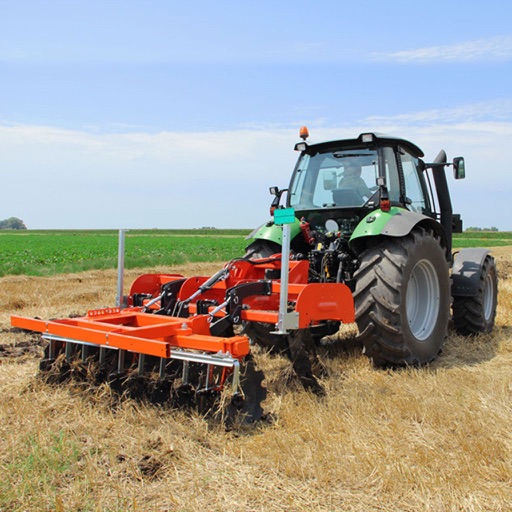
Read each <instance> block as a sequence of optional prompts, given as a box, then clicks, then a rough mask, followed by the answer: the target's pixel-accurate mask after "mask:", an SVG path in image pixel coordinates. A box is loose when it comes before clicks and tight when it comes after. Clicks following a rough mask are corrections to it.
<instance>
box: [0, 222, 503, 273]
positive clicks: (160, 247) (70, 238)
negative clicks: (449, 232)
mask: <svg viewBox="0 0 512 512" xmlns="http://www.w3.org/2000/svg"><path fill="white" fill-rule="evenodd" d="M249 232H250V230H248V229H247V230H243V229H242V230H234V229H233V230H230V229H226V230H221V229H190V230H184V229H182V230H132V231H128V232H127V233H126V251H125V254H126V255H125V266H126V268H139V267H157V266H161V265H164V266H168V265H176V264H179V263H185V262H205V261H229V260H230V259H232V258H235V257H238V256H241V255H243V254H244V248H245V246H246V244H247V242H246V240H245V237H246V236H247V234H248V233H249ZM503 245H512V233H510V232H506V233H505V232H486V231H475V232H465V233H461V234H456V235H455V236H454V248H461V247H493V246H503ZM117 247H118V232H117V231H114V230H103V231H102V230H80V231H31V230H29V231H0V276H5V275H20V274H26V275H41V276H45V275H46V276H48V275H54V274H61V273H68V272H80V271H82V270H91V269H107V268H115V267H116V265H117Z"/></svg>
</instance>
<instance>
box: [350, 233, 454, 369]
mask: <svg viewBox="0 0 512 512" xmlns="http://www.w3.org/2000/svg"><path fill="white" fill-rule="evenodd" d="M355 279H356V288H355V292H354V301H355V307H356V322H357V325H358V328H359V332H360V334H359V336H360V340H361V342H362V343H363V347H364V351H365V353H366V355H367V356H368V357H370V358H371V359H372V360H373V362H374V364H375V365H377V366H386V365H393V366H394V365H398V366H403V365H423V364H426V363H428V362H430V361H432V360H433V359H435V358H436V356H437V355H438V353H439V352H440V351H441V348H442V345H443V342H444V339H445V337H446V333H447V328H448V321H449V316H450V278H449V268H448V263H447V261H446V258H445V249H444V248H443V247H442V245H441V243H440V240H439V238H438V237H436V236H435V235H434V233H432V232H429V231H425V230H424V229H423V228H420V227H417V228H415V229H414V230H413V231H412V232H411V233H410V234H409V235H408V236H406V237H404V238H383V239H381V240H380V241H379V242H378V243H377V244H375V245H374V246H373V247H370V248H368V249H366V250H365V251H364V252H362V253H361V255H360V267H359V269H358V271H357V272H356V274H355Z"/></svg>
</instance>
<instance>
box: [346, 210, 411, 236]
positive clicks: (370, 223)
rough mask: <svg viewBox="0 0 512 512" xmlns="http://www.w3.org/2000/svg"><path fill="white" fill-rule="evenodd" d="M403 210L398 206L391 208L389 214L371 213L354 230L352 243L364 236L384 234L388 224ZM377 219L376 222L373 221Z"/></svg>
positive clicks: (380, 211)
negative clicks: (383, 231)
mask: <svg viewBox="0 0 512 512" xmlns="http://www.w3.org/2000/svg"><path fill="white" fill-rule="evenodd" d="M401 210H402V208H397V207H396V206H393V207H391V209H390V210H389V212H383V211H382V210H375V211H373V212H371V213H369V214H368V215H367V216H366V217H365V218H364V219H363V220H362V221H361V222H360V223H359V224H358V225H357V227H356V229H354V232H353V233H352V236H351V237H350V241H352V240H355V239H356V238H361V237H363V236H376V235H380V234H381V233H382V230H383V229H384V227H385V226H386V224H387V223H388V222H389V221H390V220H391V219H392V218H393V217H394V216H395V215H396V214H397V213H399V212H400V211H401ZM372 219H375V220H372Z"/></svg>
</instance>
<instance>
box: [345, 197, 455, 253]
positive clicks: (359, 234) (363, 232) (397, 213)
mask: <svg viewBox="0 0 512 512" xmlns="http://www.w3.org/2000/svg"><path fill="white" fill-rule="evenodd" d="M420 224H421V225H422V226H424V227H426V228H431V229H433V230H434V232H435V233H436V234H437V235H439V236H440V237H441V243H442V244H443V246H444V247H446V234H445V232H444V230H443V228H442V226H441V225H440V224H439V223H438V222H436V221H435V220H433V219H431V218H430V217H427V216H426V215H422V214H421V213H417V212H411V211H409V210H406V209H405V208H398V207H396V206H393V207H392V208H391V209H390V210H389V211H388V212H385V211H382V210H380V209H379V210H375V211H373V212H371V213H369V214H368V215H367V216H366V217H365V218H364V219H363V220H361V222H360V223H359V224H358V225H357V227H356V229H355V230H354V232H353V233H352V236H351V237H350V241H349V244H350V247H351V249H353V250H356V251H357V252H359V251H358V249H359V250H360V249H361V246H362V245H364V242H365V241H367V240H368V239H369V238H370V237H375V236H390V237H394V238H401V237H404V236H407V235H408V234H409V233H410V232H411V231H412V230H413V229H414V228H415V227H416V226H418V225H420Z"/></svg>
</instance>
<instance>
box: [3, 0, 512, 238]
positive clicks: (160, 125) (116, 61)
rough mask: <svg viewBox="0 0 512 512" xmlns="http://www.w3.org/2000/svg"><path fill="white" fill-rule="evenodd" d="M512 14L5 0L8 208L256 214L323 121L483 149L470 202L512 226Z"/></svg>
mask: <svg viewBox="0 0 512 512" xmlns="http://www.w3.org/2000/svg"><path fill="white" fill-rule="evenodd" d="M510 19H512V4H511V3H510V2H507V1H505V0H503V1H497V0H490V1H487V2H485V3H484V2H481V1H474V0H466V1H458V0H455V1H446V0H445V1H444V2H441V1H437V0H435V1H428V0H426V1H423V2H411V1H407V2H406V1H401V0H400V1H399V0H390V1H388V2H382V1H376V0H367V1H365V2H359V3H356V2H345V1H327V0H318V1H317V2H311V1H308V2H305V1H293V2H291V1H281V2H279V1H273V2H271V1H266V0H262V1H260V2H244V1H241V0H239V1H217V2H215V3H213V2H206V1H192V0H191V1H189V2H187V3H183V2H175V1H171V0H168V1H164V0H146V1H142V0H140V1H130V0H125V1H112V0H103V1H96V0H89V1H87V2H86V1H81V0H75V1H69V0H68V1H45V0H39V1H35V0H33V1H28V0H18V1H16V2H15V1H12V0H10V1H6V0H0V96H1V97H2V99H3V101H2V102H1V103H0V173H1V175H2V184H3V186H2V188H1V189H0V219H1V218H6V217H10V216H16V217H20V218H22V219H23V220H24V221H25V223H26V224H27V225H28V227H29V228H33V229H36V228H41V229H44V228H120V227H123V228H151V227H159V228H176V227H201V226H216V227H244V228H251V227H255V226H257V225H259V224H261V223H262V222H264V221H265V220H266V219H267V216H268V205H269V202H270V196H269V195H268V187H269V186H270V185H279V186H282V187H284V186H286V185H287V184H288V180H289V176H290V173H291V170H292V167H293V164H294V161H295V159H296V156H297V155H296V154H295V153H294V152H293V144H294V143H295V142H296V141H297V140H298V136H297V134H298V128H299V126H300V125H302V124H306V125H308V126H309V127H310V131H311V141H314V142H317V141H321V140H325V139H335V138H343V137H352V136H356V135H358V134H359V133H361V132H363V131H370V130H371V131H383V132H386V133H391V134H393V135H397V136H401V137H404V138H408V139H410V140H412V141H414V142H415V143H417V144H418V145H419V146H420V147H422V148H423V149H424V151H425V153H426V155H427V159H433V158H434V157H435V156H436V155H437V153H438V151H439V150H440V149H442V148H443V149H445V150H446V151H447V153H448V157H449V158H450V159H451V158H453V157H454V156H459V155H463V156H465V157H466V167H467V179H466V180H465V181H464V182H457V183H454V182H450V185H451V190H452V195H453V202H454V206H455V210H456V211H459V212H460V213H461V214H462V216H463V218H464V221H465V225H466V226H470V225H478V226H484V227H485V226H497V227H498V228H499V229H501V230H512V220H511V218H510V192H511V189H512V187H511V186H510V181H509V175H510V174H511V169H510V167H511V165H510V164H509V163H508V162H509V161H510V159H509V158H508V157H507V156H505V151H506V149H507V148H508V146H509V144H511V143H512V87H511V86H512V80H511V78H512V73H511V61H512V28H511V25H510Z"/></svg>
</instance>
